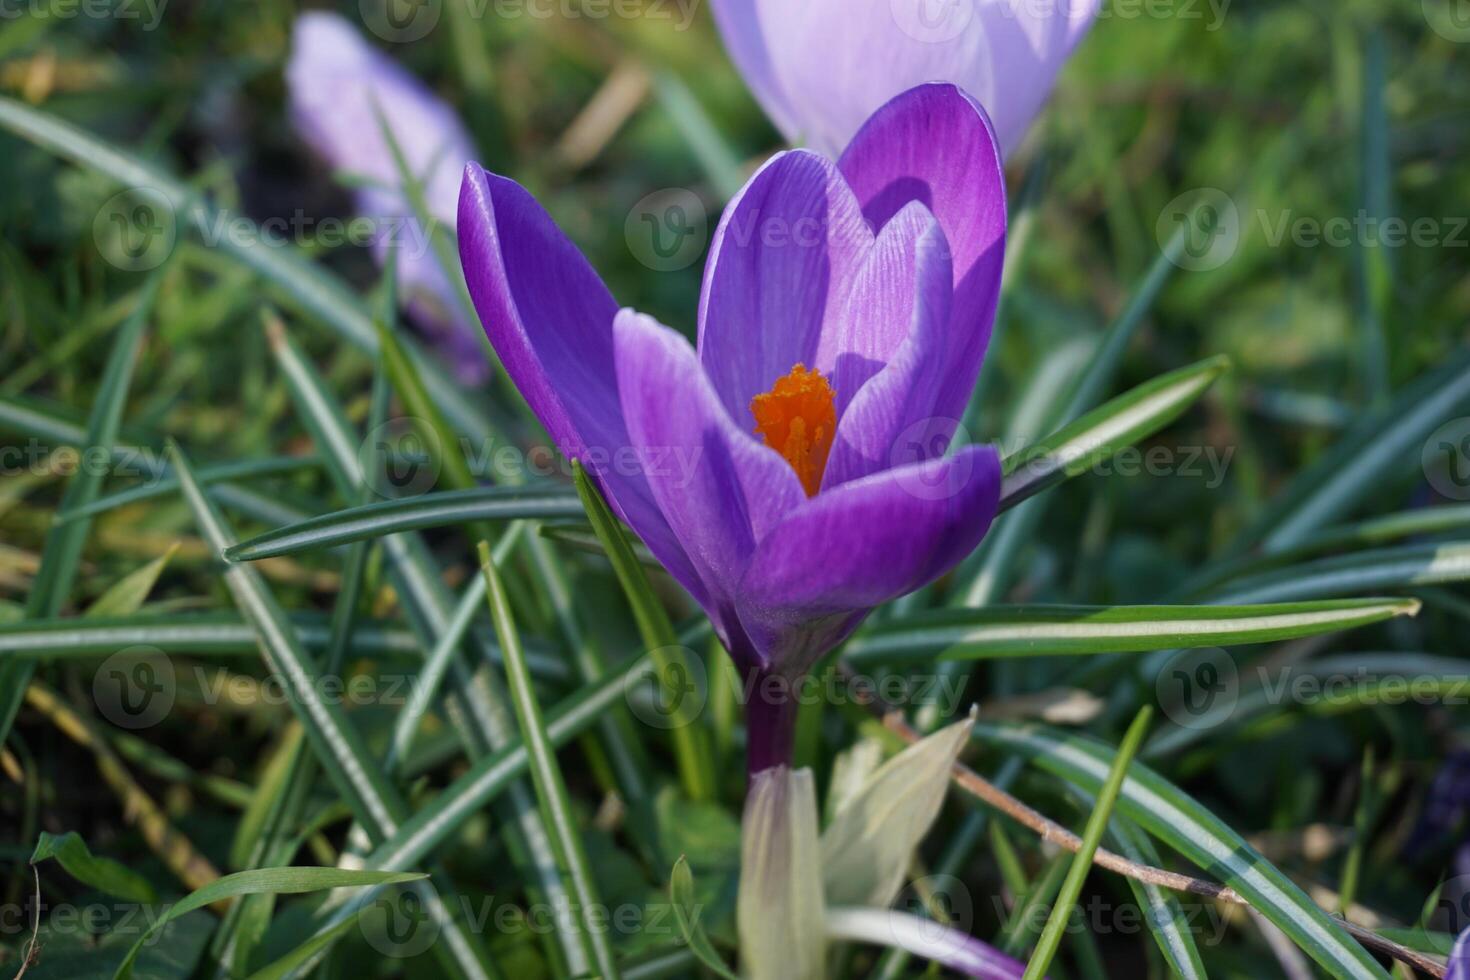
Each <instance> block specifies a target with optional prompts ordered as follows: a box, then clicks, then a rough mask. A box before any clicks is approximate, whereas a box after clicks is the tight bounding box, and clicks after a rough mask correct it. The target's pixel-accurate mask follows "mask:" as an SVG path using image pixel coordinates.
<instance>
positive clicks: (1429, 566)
mask: <svg viewBox="0 0 1470 980" xmlns="http://www.w3.org/2000/svg"><path fill="white" fill-rule="evenodd" d="M1467 579H1470V544H1432V545H1406V546H1403V547H1398V548H1380V549H1377V550H1374V551H1360V552H1355V553H1352V554H1347V555H1340V556H1336V557H1333V558H1320V559H1318V560H1316V561H1311V562H1304V563H1302V564H1300V565H1292V566H1289V567H1287V568H1282V569H1279V570H1276V571H1271V572H1263V573H1261V574H1259V575H1252V576H1248V577H1245V578H1240V579H1236V580H1233V581H1229V582H1226V583H1225V584H1223V585H1222V586H1220V587H1219V588H1218V590H1217V591H1216V593H1215V596H1214V597H1215V598H1217V599H1218V601H1220V602H1236V603H1248V602H1280V601H1290V600H1294V599H1305V598H1312V597H1315V596H1321V595H1345V594H1352V593H1354V592H1382V591H1385V590H1388V589H1407V588H1410V587H1412V586H1416V585H1442V584H1444V583H1447V582H1464V581H1466V580H1467Z"/></svg>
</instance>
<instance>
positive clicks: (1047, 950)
mask: <svg viewBox="0 0 1470 980" xmlns="http://www.w3.org/2000/svg"><path fill="white" fill-rule="evenodd" d="M1152 717H1153V709H1152V708H1150V707H1149V706H1147V705H1145V706H1144V707H1143V708H1142V710H1140V711H1139V712H1138V716H1137V717H1135V718H1134V719H1133V724H1131V725H1129V726H1128V732H1127V733H1126V734H1125V735H1124V736H1123V742H1122V744H1121V745H1119V746H1118V751H1117V753H1116V754H1115V755H1114V756H1113V764H1112V767H1111V768H1110V769H1109V770H1108V776H1107V779H1106V780H1104V781H1103V785H1102V790H1101V791H1100V792H1099V793H1098V794H1097V803H1096V805H1095V806H1094V807H1093V810H1092V815H1091V816H1089V817H1088V818H1087V826H1086V828H1085V829H1084V830H1083V831H1082V846H1081V848H1079V849H1078V851H1077V853H1076V855H1074V856H1073V858H1072V865H1071V867H1070V868H1068V869H1067V877H1066V880H1065V881H1063V882H1062V890H1061V892H1060V893H1059V894H1058V895H1057V900H1056V902H1055V903H1053V905H1052V908H1051V914H1050V915H1049V916H1047V919H1046V927H1045V928H1044V929H1042V931H1041V939H1040V940H1038V941H1037V943H1036V950H1035V951H1034V952H1033V953H1032V954H1031V959H1030V961H1029V962H1028V963H1027V964H1026V974H1025V976H1024V977H1023V980H1040V978H1041V977H1044V976H1045V975H1046V970H1047V967H1049V966H1051V961H1052V958H1053V957H1054V956H1056V954H1057V949H1058V948H1059V947H1060V946H1061V944H1062V933H1063V932H1065V931H1066V928H1067V920H1069V919H1070V918H1071V917H1072V910H1073V909H1074V908H1075V907H1076V905H1077V899H1078V898H1079V897H1080V896H1081V895H1082V885H1083V883H1084V882H1086V880H1087V873H1088V872H1089V871H1091V870H1092V858H1093V855H1095V854H1096V853H1097V849H1098V846H1099V845H1100V844H1101V843H1102V838H1103V833H1104V832H1106V830H1107V829H1108V821H1109V820H1110V819H1111V818H1112V814H1113V807H1114V805H1116V804H1117V802H1118V793H1119V791H1120V790H1121V789H1122V788H1123V779H1124V778H1125V777H1126V776H1127V775H1128V765H1129V763H1131V762H1132V761H1133V757H1134V755H1136V754H1137V753H1138V746H1139V745H1140V744H1142V742H1143V736H1144V735H1145V734H1146V733H1147V732H1148V723H1149V719H1150V718H1152Z"/></svg>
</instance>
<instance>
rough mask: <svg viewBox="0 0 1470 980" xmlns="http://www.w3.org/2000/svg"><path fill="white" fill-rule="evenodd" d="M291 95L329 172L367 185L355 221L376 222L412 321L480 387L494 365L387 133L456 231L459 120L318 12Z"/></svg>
mask: <svg viewBox="0 0 1470 980" xmlns="http://www.w3.org/2000/svg"><path fill="white" fill-rule="evenodd" d="M286 87H287V92H288V95H289V103H290V115H291V120H292V124H293V126H294V128H295V130H296V132H297V133H298V134H299V135H300V136H301V138H302V139H303V140H305V141H306V143H307V144H308V145H309V146H311V148H312V150H313V151H314V152H315V153H316V154H317V155H318V156H320V157H321V158H322V160H324V161H325V162H326V163H327V164H328V165H329V166H331V167H333V168H334V169H336V170H339V171H343V172H345V173H348V174H351V175H353V176H354V177H355V178H357V179H359V180H360V181H362V182H363V185H362V186H361V187H359V188H357V189H356V191H355V192H354V197H355V201H356V208H357V213H358V214H360V215H363V216H364V217H367V218H369V219H371V220H372V221H373V222H374V226H375V227H374V233H373V235H372V238H371V241H370V242H369V245H370V247H371V249H372V252H373V257H374V258H375V259H376V260H377V262H378V264H379V265H386V264H388V260H389V257H390V255H391V257H392V260H393V265H394V274H395V276H396V277H397V281H398V286H399V292H400V294H401V295H402V296H403V299H404V303H405V306H406V307H407V308H408V310H409V312H410V315H411V316H412V317H413V319H414V322H415V323H416V324H418V325H419V326H420V327H421V328H422V329H423V330H424V331H425V332H426V333H428V334H429V336H430V338H431V339H432V340H433V342H434V344H435V346H437V347H439V348H440V349H441V351H442V352H443V353H444V355H445V359H446V360H447V361H448V362H449V364H450V365H452V367H453V368H454V371H455V373H456V374H457V375H458V377H459V378H460V379H461V380H463V381H465V382H467V383H478V382H480V381H483V380H484V379H485V377H487V376H488V374H489V369H490V365H489V363H488V362H487V361H486V359H485V358H484V357H483V356H482V355H481V352H480V346H479V341H478V339H477V337H476V334H477V333H478V331H479V327H478V326H477V325H476V324H475V323H473V322H472V321H471V320H470V318H469V317H467V316H466V315H465V312H464V306H463V304H462V302H461V299H460V295H459V293H458V284H456V283H451V282H450V280H449V279H448V278H447V277H446V276H445V273H444V269H443V267H442V266H441V265H440V263H439V261H438V258H437V257H436V256H435V254H434V251H433V245H432V241H431V239H430V237H429V235H430V232H431V230H430V229H426V228H424V227H422V226H421V223H420V222H419V221H418V220H417V218H416V216H415V214H414V209H413V207H412V206H411V205H410V203H409V201H408V199H407V197H406V196H405V194H404V192H403V190H402V187H401V182H400V179H399V176H400V171H399V168H398V163H397V161H396V160H395V159H394V156H393V152H392V149H391V147H390V146H389V144H388V141H387V140H386V139H385V137H384V135H383V129H384V126H385V125H386V128H387V130H388V131H389V132H390V133H392V134H393V140H394V142H395V143H397V144H398V148H399V150H400V151H401V152H402V154H403V156H404V161H405V163H406V164H407V167H408V170H409V171H410V172H411V173H412V174H414V176H415V177H416V178H417V179H418V180H419V181H420V182H422V184H423V190H424V197H425V203H426V204H427V206H428V211H429V214H430V215H431V216H433V218H434V219H435V220H437V221H440V222H443V223H444V224H445V225H447V226H448V227H449V228H450V229H453V228H454V223H455V217H456V213H457V210H458V201H459V180H460V174H461V173H462V172H463V170H464V165H465V163H466V162H467V161H469V160H470V159H471V158H473V157H474V155H475V154H474V148H473V144H472V143H471V141H470V137H469V133H468V132H467V131H466V130H465V128H464V126H463V124H462V123H461V122H460V120H459V117H458V116H456V115H455V113H454V110H453V109H451V108H450V107H449V106H448V105H446V104H445V103H444V102H442V101H440V100H439V99H438V98H436V97H435V95H434V94H433V93H432V92H431V91H430V90H429V89H428V88H427V87H426V86H425V85H424V84H423V83H422V82H420V81H419V80H418V79H417V78H415V77H414V76H413V75H411V74H410V73H409V72H407V71H405V70H404V69H403V68H402V67H401V66H400V65H398V64H397V63H396V62H394V61H393V60H392V59H391V58H389V57H387V56H386V55H384V54H383V53H381V52H380V51H378V49H377V48H375V47H373V46H372V45H371V44H369V43H368V42H367V41H365V40H364V39H363V37H362V35H361V34H359V33H358V32H357V30H356V29H354V28H353V26H352V25H351V24H349V23H348V22H347V21H346V20H344V19H343V18H341V17H339V16H337V15H336V14H331V13H326V12H322V11H310V12H307V13H304V14H302V15H301V16H300V17H298V18H297V19H296V24H295V28H294V31H293V35H292V47H291V59H290V61H289V63H288V64H287V66H286Z"/></svg>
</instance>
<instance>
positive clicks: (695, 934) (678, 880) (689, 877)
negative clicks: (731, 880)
mask: <svg viewBox="0 0 1470 980" xmlns="http://www.w3.org/2000/svg"><path fill="white" fill-rule="evenodd" d="M669 900H670V901H672V902H673V903H674V917H675V918H677V919H678V920H679V932H680V933H682V934H683V936H684V944H685V945H686V946H688V947H689V951H690V952H691V953H693V954H694V955H695V956H696V957H698V959H699V962H700V963H703V964H704V966H705V969H707V970H709V971H711V972H712V973H714V974H715V975H717V976H719V977H722V978H724V980H739V978H738V977H736V976H735V974H733V973H731V972H730V968H729V967H728V966H726V965H725V961H724V960H723V959H721V958H720V954H719V953H717V952H715V948H714V946H712V945H711V944H710V941H709V936H707V935H705V932H704V926H702V925H700V923H699V904H698V902H696V901H695V897H694V872H693V871H691V870H689V859H688V858H686V857H684V856H683V855H680V856H679V860H678V861H675V862H674V871H673V874H671V875H670V876H669Z"/></svg>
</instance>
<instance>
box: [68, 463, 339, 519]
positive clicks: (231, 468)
mask: <svg viewBox="0 0 1470 980" xmlns="http://www.w3.org/2000/svg"><path fill="white" fill-rule="evenodd" d="M321 465H322V461H321V459H319V458H318V457H316V456H272V457H270V458H268V459H246V460H238V461H235V462H230V463H216V464H215V465H213V466H201V467H199V471H198V472H197V473H196V474H195V476H197V477H198V478H199V482H200V483H202V484H204V485H205V486H214V485H215V484H218V483H223V482H225V481H228V480H250V479H255V478H257V477H262V476H285V475H288V474H291V473H300V472H302V471H303V470H310V469H316V468H317V467H319V466H321ZM178 492H179V478H178V477H177V476H173V475H171V474H170V475H162V474H160V475H156V476H153V477H151V478H150V479H148V480H147V482H145V483H143V484H141V485H139V486H136V487H130V488H128V489H127V490H121V491H119V492H117V493H110V494H107V495H106V496H103V497H98V498H97V499H96V500H94V501H92V502H91V503H90V504H87V505H86V506H84V507H77V508H76V509H74V510H65V511H58V512H57V514H56V523H57V524H66V523H69V522H71V521H75V520H78V519H80V518H83V517H96V516H97V515H98V514H105V513H107V512H108V511H110V510H116V509H117V508H119V507H126V506H128V505H129V504H136V503H140V502H141V501H144V500H153V499H155V498H157V497H167V496H170V495H172V494H176V493H178Z"/></svg>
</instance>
